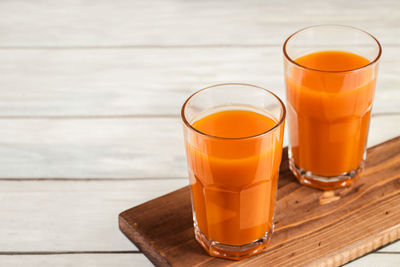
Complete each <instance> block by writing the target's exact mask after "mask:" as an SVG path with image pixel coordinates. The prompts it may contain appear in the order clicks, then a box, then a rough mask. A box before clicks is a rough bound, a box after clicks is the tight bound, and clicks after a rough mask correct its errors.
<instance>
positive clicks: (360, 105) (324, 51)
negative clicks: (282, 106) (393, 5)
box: [283, 25, 381, 190]
mask: <svg viewBox="0 0 400 267" xmlns="http://www.w3.org/2000/svg"><path fill="white" fill-rule="evenodd" d="M283 51H284V67H285V82H286V95H287V105H288V120H289V122H288V123H289V137H290V149H289V160H290V169H291V170H292V172H293V173H294V174H295V176H296V177H297V179H298V180H299V181H300V183H302V184H305V185H309V186H313V187H317V188H320V189H324V190H329V189H334V188H340V187H345V186H348V185H350V184H351V182H353V181H354V179H355V178H356V177H357V174H358V173H359V172H360V170H361V169H362V166H363V161H364V160H365V157H366V144H367V136H368V129H369V121H370V115H371V109H372V102H373V98H374V91H375V83H376V78H377V74H378V62H379V58H380V55H381V46H380V44H379V42H378V41H377V40H376V39H375V38H374V37H373V36H372V35H370V34H369V33H367V32H365V31H362V30H359V29H356V28H353V27H348V26H340V25H321V26H313V27H309V28H305V29H302V30H300V31H298V32H296V33H294V34H293V35H291V36H290V37H289V38H288V39H287V40H286V42H285V44H284V46H283Z"/></svg>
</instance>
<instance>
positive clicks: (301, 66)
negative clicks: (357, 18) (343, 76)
mask: <svg viewBox="0 0 400 267" xmlns="http://www.w3.org/2000/svg"><path fill="white" fill-rule="evenodd" d="M326 26H335V27H342V28H347V29H351V30H355V31H359V32H362V33H364V34H366V35H368V36H369V37H371V38H372V39H373V40H374V41H375V42H376V44H377V46H378V54H377V56H376V57H375V59H374V60H372V61H371V62H370V63H368V64H366V65H364V66H361V67H359V68H355V69H349V70H320V69H313V68H309V67H307V66H304V65H302V64H299V63H297V62H296V61H295V60H294V59H292V58H291V57H290V56H289V55H288V54H287V52H286V46H287V44H288V42H289V41H290V39H292V37H294V36H295V35H297V34H298V33H300V32H303V31H306V30H309V29H313V28H320V27H326ZM283 55H284V56H285V58H286V59H287V60H289V62H291V63H292V64H294V65H296V66H298V67H300V68H302V69H306V70H311V71H317V72H325V73H348V72H355V71H358V70H361V69H364V68H367V67H369V66H372V65H374V64H376V63H377V62H378V61H379V59H380V57H381V55H382V46H381V44H380V43H379V41H378V39H376V38H375V37H374V36H373V35H372V34H370V33H368V32H366V31H364V30H361V29H359V28H356V27H353V26H347V25H341V24H319V25H313V26H309V27H305V28H302V29H300V30H298V31H296V32H294V33H293V34H291V35H290V36H289V37H288V38H287V39H286V41H285V42H284V44H283Z"/></svg>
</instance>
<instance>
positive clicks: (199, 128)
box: [182, 84, 285, 259]
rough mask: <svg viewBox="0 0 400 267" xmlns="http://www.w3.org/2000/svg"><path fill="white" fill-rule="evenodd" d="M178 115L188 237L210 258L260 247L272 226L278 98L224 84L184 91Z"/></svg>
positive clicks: (280, 117) (280, 125)
mask: <svg viewBox="0 0 400 267" xmlns="http://www.w3.org/2000/svg"><path fill="white" fill-rule="evenodd" d="M245 95H247V96H245ZM246 98H247V99H246ZM256 99H258V100H256ZM257 102H258V103H257ZM210 103H211V105H210ZM232 103H234V104H232ZM266 106H268V107H269V108H268V109H266V108H265V107H266ZM182 118H183V121H184V133H185V144H186V153H187V160H188V169H189V179H190V185H191V192H192V207H193V215H194V216H193V217H194V226H195V235H196V239H197V240H198V241H199V242H200V244H201V245H202V246H203V247H204V248H205V249H206V250H207V252H208V253H209V254H210V255H213V256H219V257H225V258H231V259H241V258H244V257H248V256H250V255H252V254H256V253H258V252H261V251H262V250H263V249H264V248H265V246H266V245H267V244H268V241H269V237H270V234H271V232H272V230H273V221H272V220H273V215H274V206H275V200H276V190H277V182H278V173H279V165H280V161H281V154H282V141H283V129H284V118H285V109H284V106H283V104H282V102H281V101H280V100H279V99H278V98H277V97H276V96H275V95H273V94H272V93H270V92H269V91H266V90H264V89H262V88H259V87H255V86H250V85H244V84H225V85H219V86H214V87H210V88H206V89H204V90H202V91H199V92H198V93H196V94H194V95H193V96H191V97H190V98H189V99H188V100H187V101H186V103H185V104H184V106H183V108H182Z"/></svg>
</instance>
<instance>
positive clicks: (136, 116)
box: [0, 112, 400, 120]
mask: <svg viewBox="0 0 400 267" xmlns="http://www.w3.org/2000/svg"><path fill="white" fill-rule="evenodd" d="M396 115H400V112H379V113H373V114H372V115H371V116H372V117H374V118H375V117H382V116H396ZM163 118H166V119H177V118H180V115H178V114H121V115H65V116H64V115H54V116H52V115H38V116H26V115H21V116H19V115H15V116H14V115H10V116H8V115H0V120H76V119H79V120H96V119H163Z"/></svg>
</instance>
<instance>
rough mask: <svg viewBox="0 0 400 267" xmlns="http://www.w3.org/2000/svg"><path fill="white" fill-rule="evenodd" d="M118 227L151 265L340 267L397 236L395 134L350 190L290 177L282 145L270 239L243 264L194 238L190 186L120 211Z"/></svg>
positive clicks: (371, 154) (399, 178) (399, 195)
mask: <svg viewBox="0 0 400 267" xmlns="http://www.w3.org/2000/svg"><path fill="white" fill-rule="evenodd" d="M119 226H120V229H121V231H122V232H123V233H124V234H125V235H126V236H127V237H128V238H129V239H130V240H131V241H132V242H134V243H135V244H136V245H137V246H138V247H139V248H140V250H141V251H142V252H143V253H144V254H145V255H146V256H147V257H148V258H149V259H150V260H151V261H152V262H153V263H154V264H155V265H157V266H211V265H212V266H226V265H229V266H233V265H246V266H263V265H265V266H304V265H312V266H338V265H341V264H344V263H346V262H349V261H351V260H353V259H355V258H358V257H360V256H362V255H364V254H366V253H368V252H371V251H373V250H375V249H377V248H379V247H381V246H383V245H386V244H388V243H390V242H393V241H395V240H397V239H399V238H400V137H397V138H394V139H392V140H390V141H387V142H385V143H382V144H380V145H377V146H375V147H372V148H370V149H368V156H367V162H366V168H365V170H364V172H363V173H362V174H361V176H360V177H359V178H358V180H357V181H356V182H355V183H354V184H353V185H352V186H351V187H349V188H345V189H338V190H334V191H325V192H324V191H320V190H317V189H313V188H310V187H306V186H301V185H300V184H299V183H298V182H297V181H296V180H295V178H294V176H293V175H292V174H291V172H290V171H289V168H288V161H287V149H285V151H284V154H283V160H282V164H281V170H280V176H279V191H278V202H277V209H276V214H275V226H276V227H275V232H274V233H273V235H272V239H271V243H270V245H269V247H268V248H267V249H266V250H265V252H264V253H262V254H259V255H256V256H254V257H251V258H248V259H245V260H242V261H231V260H225V259H219V258H213V257H210V256H208V254H206V252H205V251H204V250H203V249H202V248H201V247H200V245H199V244H198V243H197V241H196V240H195V238H194V233H193V222H192V210H191V203H190V191H189V187H184V188H182V189H179V190H177V191H174V192H172V193H169V194H167V195H164V196H162V197H159V198H156V199H154V200H151V201H149V202H146V203H144V204H142V205H139V206H136V207H133V208H131V209H129V210H126V211H124V212H122V213H121V214H120V215H119Z"/></svg>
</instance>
